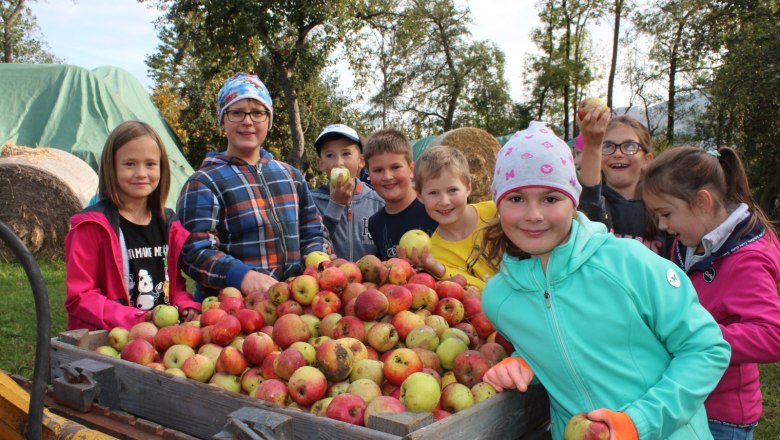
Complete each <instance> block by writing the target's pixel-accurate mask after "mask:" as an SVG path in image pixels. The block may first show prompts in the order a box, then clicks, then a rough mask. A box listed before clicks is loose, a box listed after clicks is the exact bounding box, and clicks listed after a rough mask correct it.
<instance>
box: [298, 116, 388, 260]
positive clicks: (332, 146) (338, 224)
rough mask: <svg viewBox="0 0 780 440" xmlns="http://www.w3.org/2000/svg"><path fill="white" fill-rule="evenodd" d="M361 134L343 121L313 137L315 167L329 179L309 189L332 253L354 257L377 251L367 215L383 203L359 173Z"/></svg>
mask: <svg viewBox="0 0 780 440" xmlns="http://www.w3.org/2000/svg"><path fill="white" fill-rule="evenodd" d="M363 143H364V140H363V136H361V135H360V134H358V132H357V131H355V130H354V129H353V128H351V127H349V126H346V125H343V124H332V125H328V126H327V127H325V129H324V130H322V133H320V135H319V136H317V140H315V141H314V148H315V149H316V150H317V167H318V168H319V169H320V171H322V172H324V173H325V175H326V176H328V177H329V182H328V183H326V184H324V185H322V186H320V187H319V188H317V189H315V190H313V191H312V199H313V200H314V205H315V206H316V207H317V211H318V212H319V213H320V215H321V216H322V219H323V223H325V227H326V228H327V229H328V232H329V233H330V239H331V241H332V242H333V253H334V254H335V255H336V257H339V258H344V259H346V260H349V261H356V260H358V259H359V258H360V257H362V256H364V255H378V252H377V248H376V245H375V244H374V241H373V240H372V239H371V234H369V232H368V219H369V218H370V217H371V216H372V215H373V214H374V213H375V212H377V211H379V210H380V209H382V208H383V207H384V206H385V202H384V200H382V198H381V197H379V195H378V194H377V193H376V192H375V191H374V190H373V189H372V188H371V187H370V186H369V185H367V184H366V183H365V182H363V181H361V180H360V179H359V178H358V177H359V173H360V172H361V171H362V170H363V167H364V166H365V159H364V158H363Z"/></svg>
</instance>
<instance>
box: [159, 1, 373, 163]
mask: <svg viewBox="0 0 780 440" xmlns="http://www.w3.org/2000/svg"><path fill="white" fill-rule="evenodd" d="M157 4H158V6H160V7H161V9H163V10H164V11H165V15H164V17H163V19H162V22H161V23H160V25H161V27H162V30H161V32H169V33H170V35H169V36H168V38H169V40H170V43H172V44H175V49H173V50H171V53H179V54H182V55H180V56H181V58H182V59H181V61H184V60H185V59H186V62H187V63H188V65H187V69H188V71H189V72H190V74H191V75H189V76H191V77H192V79H198V80H200V81H201V82H200V84H198V85H195V84H192V83H188V84H187V86H188V87H194V88H197V89H202V88H203V87H209V89H211V88H214V86H215V85H216V84H217V83H219V82H220V81H224V79H225V78H226V72H232V71H236V70H238V69H247V68H248V69H249V70H250V71H251V72H253V73H258V74H259V73H264V74H265V75H262V78H263V79H264V81H265V82H266V83H267V84H269V88H270V89H271V90H272V93H273V91H274V90H279V91H281V98H283V101H282V102H283V103H284V105H278V104H276V103H279V100H278V99H277V100H276V102H275V107H277V105H278V107H277V108H276V110H277V111H276V112H275V117H276V114H278V110H284V111H285V112H286V118H287V120H288V121H289V125H288V126H280V125H278V124H275V127H277V128H276V129H278V130H284V129H285V128H287V127H289V130H290V131H289V139H291V140H292V142H291V146H290V148H289V150H288V152H287V161H288V162H289V163H290V164H292V165H294V166H296V167H299V168H301V169H302V170H304V171H305V170H306V169H307V168H308V166H309V160H308V156H307V153H306V149H305V129H306V127H305V126H304V121H303V120H302V112H304V111H305V110H304V109H303V108H302V106H301V99H302V98H301V92H302V90H304V89H305V88H306V87H307V86H308V85H310V84H312V83H314V82H317V81H318V80H319V75H320V73H321V72H322V71H323V69H324V67H325V66H326V65H327V63H328V62H329V56H330V55H331V53H332V52H333V50H334V48H335V47H336V46H337V45H338V44H339V43H340V42H341V41H342V40H343V39H344V36H345V34H346V33H348V32H350V31H351V30H354V29H356V28H357V26H359V25H360V22H359V20H358V19H357V16H358V15H359V14H360V13H361V12H362V11H364V10H365V9H366V7H367V4H366V3H365V2H363V1H360V0H332V1H326V0H317V1H304V0H291V1H286V2H279V1H275V0H262V1H238V0H229V1H227V0H226V1H218V0H159V1H157ZM182 49H183V50H184V51H183V52H182ZM161 55H162V56H163V57H165V56H170V54H161ZM156 65H157V66H158V67H159V63H157V64H156ZM272 86H276V87H275V88H272ZM199 91H200V92H205V91H211V90H199ZM215 94H216V90H214V93H212V94H209V95H206V96H208V98H204V97H202V96H203V95H201V94H199V95H198V96H195V95H192V96H190V104H192V103H193V102H196V101H197V100H201V99H207V100H212V99H213V96H215ZM197 103H198V104H199V106H200V105H202V104H204V103H203V102H197Z"/></svg>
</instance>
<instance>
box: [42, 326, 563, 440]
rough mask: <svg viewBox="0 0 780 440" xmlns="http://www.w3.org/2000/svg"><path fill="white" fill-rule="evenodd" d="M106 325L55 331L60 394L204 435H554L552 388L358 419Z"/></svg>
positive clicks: (54, 378)
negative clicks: (255, 394) (296, 404)
mask: <svg viewBox="0 0 780 440" xmlns="http://www.w3.org/2000/svg"><path fill="white" fill-rule="evenodd" d="M106 343H107V333H106V332H105V331H96V332H87V331H86V330H77V331H72V332H64V333H62V334H60V335H59V337H57V338H52V339H51V383H52V384H53V386H54V392H55V396H59V400H61V401H67V402H68V403H69V405H70V406H75V407H77V406H81V407H82V408H81V410H83V411H89V406H90V404H91V402H93V401H94V402H98V403H99V404H100V405H101V406H102V407H109V408H111V409H116V410H119V411H124V412H127V413H130V414H133V415H135V416H137V417H140V418H142V419H145V420H149V421H152V422H154V423H158V424H160V425H163V426H166V427H169V428H171V429H173V430H177V431H180V432H182V433H186V434H188V435H191V436H193V437H197V438H204V439H212V438H217V439H221V438H224V439H228V438H230V439H233V438H238V439H245V438H246V439H254V438H258V439H260V438H275V439H299V440H314V439H344V440H354V439H367V440H384V439H387V440H390V439H395V440H401V439H407V440H412V439H415V440H434V439H435V440H440V439H446V440H474V439H502V440H503V439H520V438H522V439H546V438H549V434H548V431H547V424H548V420H549V403H548V398H547V393H546V392H545V391H544V389H543V388H542V387H540V386H533V387H531V389H529V391H528V392H526V393H517V392H511V391H510V392H504V393H500V394H498V395H496V396H495V397H492V398H490V399H487V400H485V401H482V402H480V403H478V404H476V405H474V406H472V407H471V408H468V409H466V410H464V411H461V412H458V413H456V414H453V415H452V416H450V417H447V418H445V419H443V420H440V421H436V420H434V419H433V417H432V416H431V414H430V413H411V412H407V413H398V414H386V415H385V414H383V415H380V416H373V417H371V419H370V420H369V426H368V427H361V426H354V425H350V424H348V423H344V422H340V421H337V420H332V419H328V418H325V417H320V416H315V415H314V414H310V413H307V412H303V411H300V410H297V409H293V408H286V407H281V406H277V405H272V404H268V403H266V402H264V401H261V400H257V399H254V398H251V397H249V396H245V395H239V394H236V393H232V392H228V391H225V390H222V389H218V388H215V387H213V386H210V385H207V384H203V383H200V382H196V381H193V380H190V379H186V378H182V377H176V376H172V375H170V374H167V373H164V372H160V371H157V370H154V369H151V368H148V367H144V366H141V365H138V364H134V363H131V362H127V361H124V360H121V359H115V358H110V357H107V356H104V355H101V354H99V353H96V352H94V351H93V349H94V348H95V347H97V346H100V345H105V344H106Z"/></svg>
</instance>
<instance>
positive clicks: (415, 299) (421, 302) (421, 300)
mask: <svg viewBox="0 0 780 440" xmlns="http://www.w3.org/2000/svg"><path fill="white" fill-rule="evenodd" d="M406 288H407V289H409V291H410V292H412V306H411V307H410V310H421V309H426V310H430V311H433V310H434V308H435V307H436V303H437V302H438V301H439V295H438V294H437V293H436V291H435V290H433V289H431V288H430V287H428V286H425V285H422V284H407V285H406Z"/></svg>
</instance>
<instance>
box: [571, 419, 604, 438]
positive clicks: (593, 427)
mask: <svg viewBox="0 0 780 440" xmlns="http://www.w3.org/2000/svg"><path fill="white" fill-rule="evenodd" d="M563 439H564V440H608V439H609V426H607V424H606V423H604V422H596V421H593V420H590V419H588V417H587V415H586V414H585V413H579V414H575V415H574V416H573V417H572V418H571V419H569V423H567V424H566V428H564V430H563Z"/></svg>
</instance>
